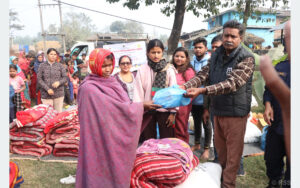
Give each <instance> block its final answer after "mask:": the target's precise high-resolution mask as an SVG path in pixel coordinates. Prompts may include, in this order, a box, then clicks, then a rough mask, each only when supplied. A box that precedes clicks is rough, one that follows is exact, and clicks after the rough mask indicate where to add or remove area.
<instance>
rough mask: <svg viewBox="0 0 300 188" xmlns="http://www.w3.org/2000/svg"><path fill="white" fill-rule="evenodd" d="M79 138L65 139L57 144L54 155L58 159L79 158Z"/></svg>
mask: <svg viewBox="0 0 300 188" xmlns="http://www.w3.org/2000/svg"><path fill="white" fill-rule="evenodd" d="M78 149H79V137H77V138H71V139H63V140H61V142H59V143H57V144H55V146H54V149H53V155H54V156H57V157H78Z"/></svg>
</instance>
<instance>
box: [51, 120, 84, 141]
mask: <svg viewBox="0 0 300 188" xmlns="http://www.w3.org/2000/svg"><path fill="white" fill-rule="evenodd" d="M79 135H80V126H79V119H78V116H76V117H74V118H73V119H72V120H71V121H69V122H65V121H64V122H59V123H58V124H56V125H54V127H52V128H51V129H49V131H48V133H47V134H46V142H47V143H48V144H55V143H59V142H61V140H62V139H66V138H74V137H79Z"/></svg>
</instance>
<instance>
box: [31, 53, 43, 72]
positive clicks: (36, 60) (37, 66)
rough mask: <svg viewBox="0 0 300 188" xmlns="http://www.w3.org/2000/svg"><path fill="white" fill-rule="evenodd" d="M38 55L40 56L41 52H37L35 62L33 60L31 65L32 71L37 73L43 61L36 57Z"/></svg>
mask: <svg viewBox="0 0 300 188" xmlns="http://www.w3.org/2000/svg"><path fill="white" fill-rule="evenodd" d="M39 56H42V54H38V55H37V56H36V58H35V62H34V65H33V66H34V72H35V73H36V74H37V73H38V70H39V66H40V64H41V63H43V61H41V62H40V61H39V60H38V57H39Z"/></svg>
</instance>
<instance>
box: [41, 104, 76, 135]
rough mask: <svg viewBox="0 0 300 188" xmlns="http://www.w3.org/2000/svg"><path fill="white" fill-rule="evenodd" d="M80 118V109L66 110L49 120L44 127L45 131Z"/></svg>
mask: <svg viewBox="0 0 300 188" xmlns="http://www.w3.org/2000/svg"><path fill="white" fill-rule="evenodd" d="M76 117H77V118H78V110H77V108H75V109H73V110H70V111H64V112H61V113H59V114H58V115H57V116H56V117H55V118H53V119H51V120H49V121H48V122H47V123H46V125H45V129H44V133H46V134H47V133H48V132H49V131H50V130H51V129H52V128H54V127H59V126H61V125H64V124H66V123H69V122H70V121H72V120H73V119H74V118H76Z"/></svg>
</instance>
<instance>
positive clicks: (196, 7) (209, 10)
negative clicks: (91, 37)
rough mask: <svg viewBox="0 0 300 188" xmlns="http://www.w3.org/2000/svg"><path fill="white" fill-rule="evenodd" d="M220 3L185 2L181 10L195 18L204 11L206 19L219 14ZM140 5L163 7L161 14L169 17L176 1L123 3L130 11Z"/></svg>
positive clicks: (211, 0)
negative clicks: (190, 13) (192, 14)
mask: <svg viewBox="0 0 300 188" xmlns="http://www.w3.org/2000/svg"><path fill="white" fill-rule="evenodd" d="M106 1H107V2H109V3H116V2H119V1H120V0H106ZM221 2H222V1H221V0H206V1H205V0H187V3H186V7H182V8H183V9H185V10H186V11H191V12H193V13H194V15H196V16H197V17H199V16H200V15H202V13H201V12H200V11H201V10H203V9H204V10H206V13H204V14H203V16H204V17H205V18H206V17H209V16H211V15H215V14H218V13H219V6H221V5H222V3H221ZM142 3H145V5H146V6H151V5H153V4H155V3H156V4H159V5H163V7H162V8H161V12H162V13H163V14H165V15H166V16H170V15H171V14H173V13H175V5H176V0H145V1H142V0H126V2H125V3H123V6H124V7H128V8H129V9H130V10H136V9H138V8H139V7H140V5H141V4H142Z"/></svg>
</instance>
